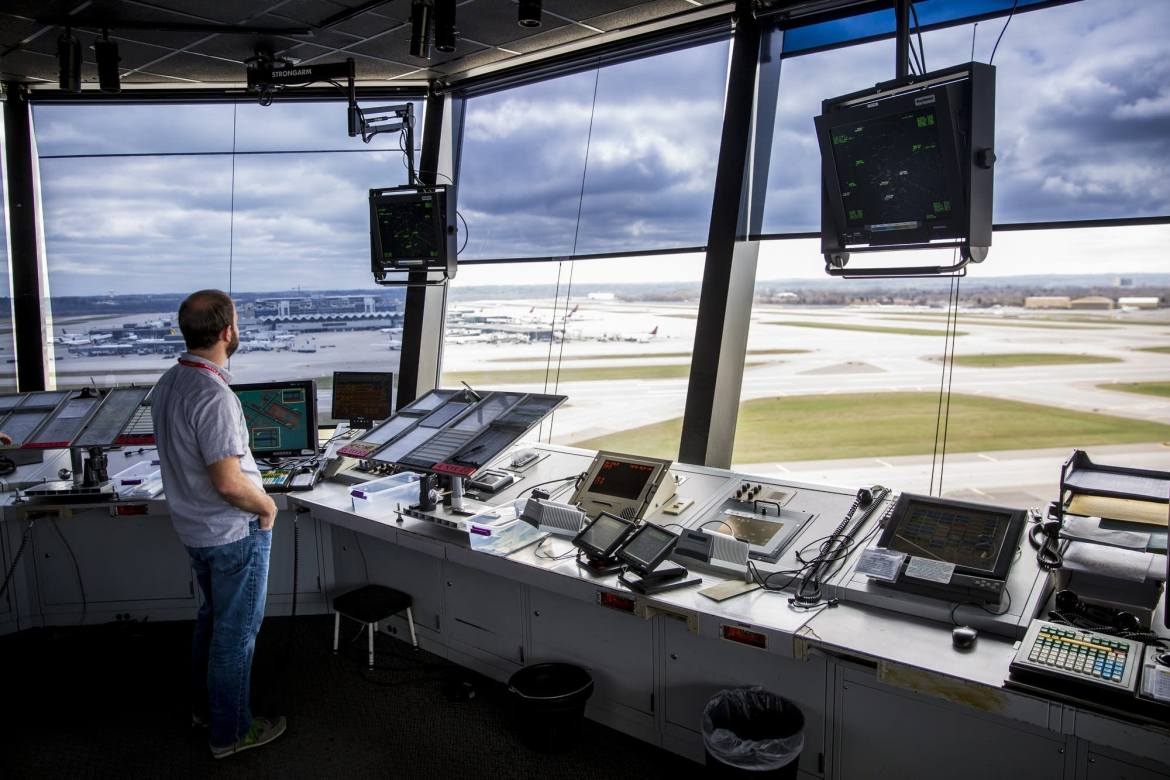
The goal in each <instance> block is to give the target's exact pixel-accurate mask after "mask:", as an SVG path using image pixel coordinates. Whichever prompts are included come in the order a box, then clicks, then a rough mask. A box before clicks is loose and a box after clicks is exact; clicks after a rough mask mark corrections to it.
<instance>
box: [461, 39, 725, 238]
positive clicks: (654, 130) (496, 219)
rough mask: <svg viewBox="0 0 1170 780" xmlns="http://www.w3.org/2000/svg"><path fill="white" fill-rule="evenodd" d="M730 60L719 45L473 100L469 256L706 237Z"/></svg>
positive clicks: (465, 203) (466, 166)
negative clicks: (595, 95) (727, 69)
mask: <svg viewBox="0 0 1170 780" xmlns="http://www.w3.org/2000/svg"><path fill="white" fill-rule="evenodd" d="M726 65H727V45H726V44H725V43H718V44H712V45H708V46H704V47H701V48H699V49H695V50H691V51H686V52H674V53H671V54H667V55H663V56H661V57H657V58H653V59H651V60H644V61H638V62H630V63H623V64H620V65H616V66H611V67H607V68H603V69H602V70H601V72H600V73H599V74H598V73H596V72H588V73H579V74H575V75H573V76H569V77H565V78H562V79H557V80H556V81H554V82H548V83H545V84H539V85H533V86H528V87H521V88H518V89H515V90H511V91H509V92H507V93H499V94H496V95H489V96H485V97H482V98H477V99H475V100H473V101H471V102H470V104H469V108H468V113H467V123H466V140H465V142H464V151H463V168H462V171H461V182H460V183H461V186H462V191H461V193H460V208H461V210H462V211H463V213H464V215H465V216H466V217H467V218H468V223H469V227H470V236H471V238H470V240H469V243H468V248H467V252H466V253H465V258H470V257H474V258H490V257H517V256H525V255H529V256H531V255H567V254H570V253H571V252H572V251H573V245H574V239H575V240H576V247H577V249H576V251H577V252H578V253H588V252H609V251H632V250H638V249H647V248H658V247H673V246H687V245H692V244H696V243H704V242H705V241H706V224H705V223H706V221H707V219H708V217H709V214H710V209H711V197H712V190H713V187H714V171H715V152H714V149H715V147H716V146H717V144H718V139H719V132H720V128H721V121H722V119H721V112H722V105H723V89H724V81H725V78H726ZM595 79H596V91H597V101H596V106H594V101H593V92H594V84H595ZM591 121H592V130H590V122H591ZM586 154H588V162H587V164H586ZM583 174H584V190H583V196H582V175H583ZM578 210H580V226H579V228H578ZM696 225H701V229H700V230H696V229H695V226H696Z"/></svg>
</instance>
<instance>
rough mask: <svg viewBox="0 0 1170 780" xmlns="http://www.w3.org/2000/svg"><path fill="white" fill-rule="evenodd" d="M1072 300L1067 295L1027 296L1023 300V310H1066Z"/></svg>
mask: <svg viewBox="0 0 1170 780" xmlns="http://www.w3.org/2000/svg"><path fill="white" fill-rule="evenodd" d="M1071 307H1072V299H1071V298H1069V297H1068V296H1067V295H1029V296H1028V297H1027V298H1025V299H1024V308H1025V309H1068V308H1071Z"/></svg>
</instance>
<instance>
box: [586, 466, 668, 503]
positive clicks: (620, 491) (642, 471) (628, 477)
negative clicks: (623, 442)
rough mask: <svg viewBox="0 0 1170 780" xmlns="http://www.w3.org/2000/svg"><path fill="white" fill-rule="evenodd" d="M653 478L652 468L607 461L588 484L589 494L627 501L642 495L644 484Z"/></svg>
mask: <svg viewBox="0 0 1170 780" xmlns="http://www.w3.org/2000/svg"><path fill="white" fill-rule="evenodd" d="M653 476H654V466H652V465H650V464H643V463H630V462H628V461H624V460H613V459H607V460H606V461H605V462H603V463H602V464H601V468H599V469H598V470H597V476H596V477H594V478H593V482H591V483H590V484H589V491H588V492H590V493H596V494H598V495H602V496H613V497H615V498H624V499H627V500H633V499H636V498H637V497H638V496H640V495H642V490H643V489H645V487H646V483H647V482H649V481H650V479H651V478H652V477H653Z"/></svg>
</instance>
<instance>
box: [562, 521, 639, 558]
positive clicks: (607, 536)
mask: <svg viewBox="0 0 1170 780" xmlns="http://www.w3.org/2000/svg"><path fill="white" fill-rule="evenodd" d="M633 525H634V524H633V523H631V522H630V521H628V520H623V519H622V518H620V517H616V516H614V515H611V514H609V513H608V512H602V513H601V514H599V515H598V516H597V519H596V520H594V521H593V522H591V523H590V524H589V525H587V526H585V529H584V530H583V531H581V533H580V535H579V536H578V537H577V538H576V539H575V540H574V541H575V542H576V544H577V546H579V547H582V548H584V549H585V550H586V551H587V552H590V553H593V554H594V555H596V556H597V557H600V558H608V557H609V556H610V555H613V551H614V548H615V547H616V546H617V544H618V542H620V541H621V540H622V538H624V537H625V535H626V533H628V531H629V529H630V528H632V527H633Z"/></svg>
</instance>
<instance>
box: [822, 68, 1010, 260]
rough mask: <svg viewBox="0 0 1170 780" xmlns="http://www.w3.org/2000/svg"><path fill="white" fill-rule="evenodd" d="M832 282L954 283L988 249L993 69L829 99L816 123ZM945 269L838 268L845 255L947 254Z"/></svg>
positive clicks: (938, 74)
mask: <svg viewBox="0 0 1170 780" xmlns="http://www.w3.org/2000/svg"><path fill="white" fill-rule="evenodd" d="M816 127H817V140H818V142H819V144H820V147H821V193H822V196H821V252H822V253H823V254H824V256H825V270H826V271H827V272H828V273H829V274H830V275H832V276H844V277H851V278H858V277H883V276H884V277H890V276H938V275H948V274H950V275H953V274H958V273H962V272H963V269H965V268H966V266H967V264H968V263H970V262H980V261H982V260H983V259H984V258H986V257H987V252H988V249H989V248H990V247H991V190H992V178H993V177H992V165H993V164H994V163H995V153H994V152H993V148H994V145H995V68H994V67H992V66H990V65H985V64H983V63H979V62H970V63H967V64H965V65H959V66H956V67H953V68H947V69H945V70H939V71H934V72H933V73H927V74H924V75H920V76H909V77H907V78H904V79H898V80H895V81H891V82H886V83H884V84H878V85H877V86H876V87H874V88H872V89H868V90H864V91H862V92H854V93H852V94H850V95H844V96H842V97H836V98H831V99H829V100H825V101H824V102H823V103H822V104H821V115H820V116H818V117H816ZM952 247H953V248H954V249H955V250H956V251H957V252H958V255H959V257H958V259H957V260H956V261H955V262H954V263H952V264H951V265H946V266H908V267H907V266H902V267H892V268H855V269H849V268H847V267H846V266H847V264H848V262H849V256H850V254H851V253H855V252H875V251H883V250H901V249H948V248H952Z"/></svg>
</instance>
